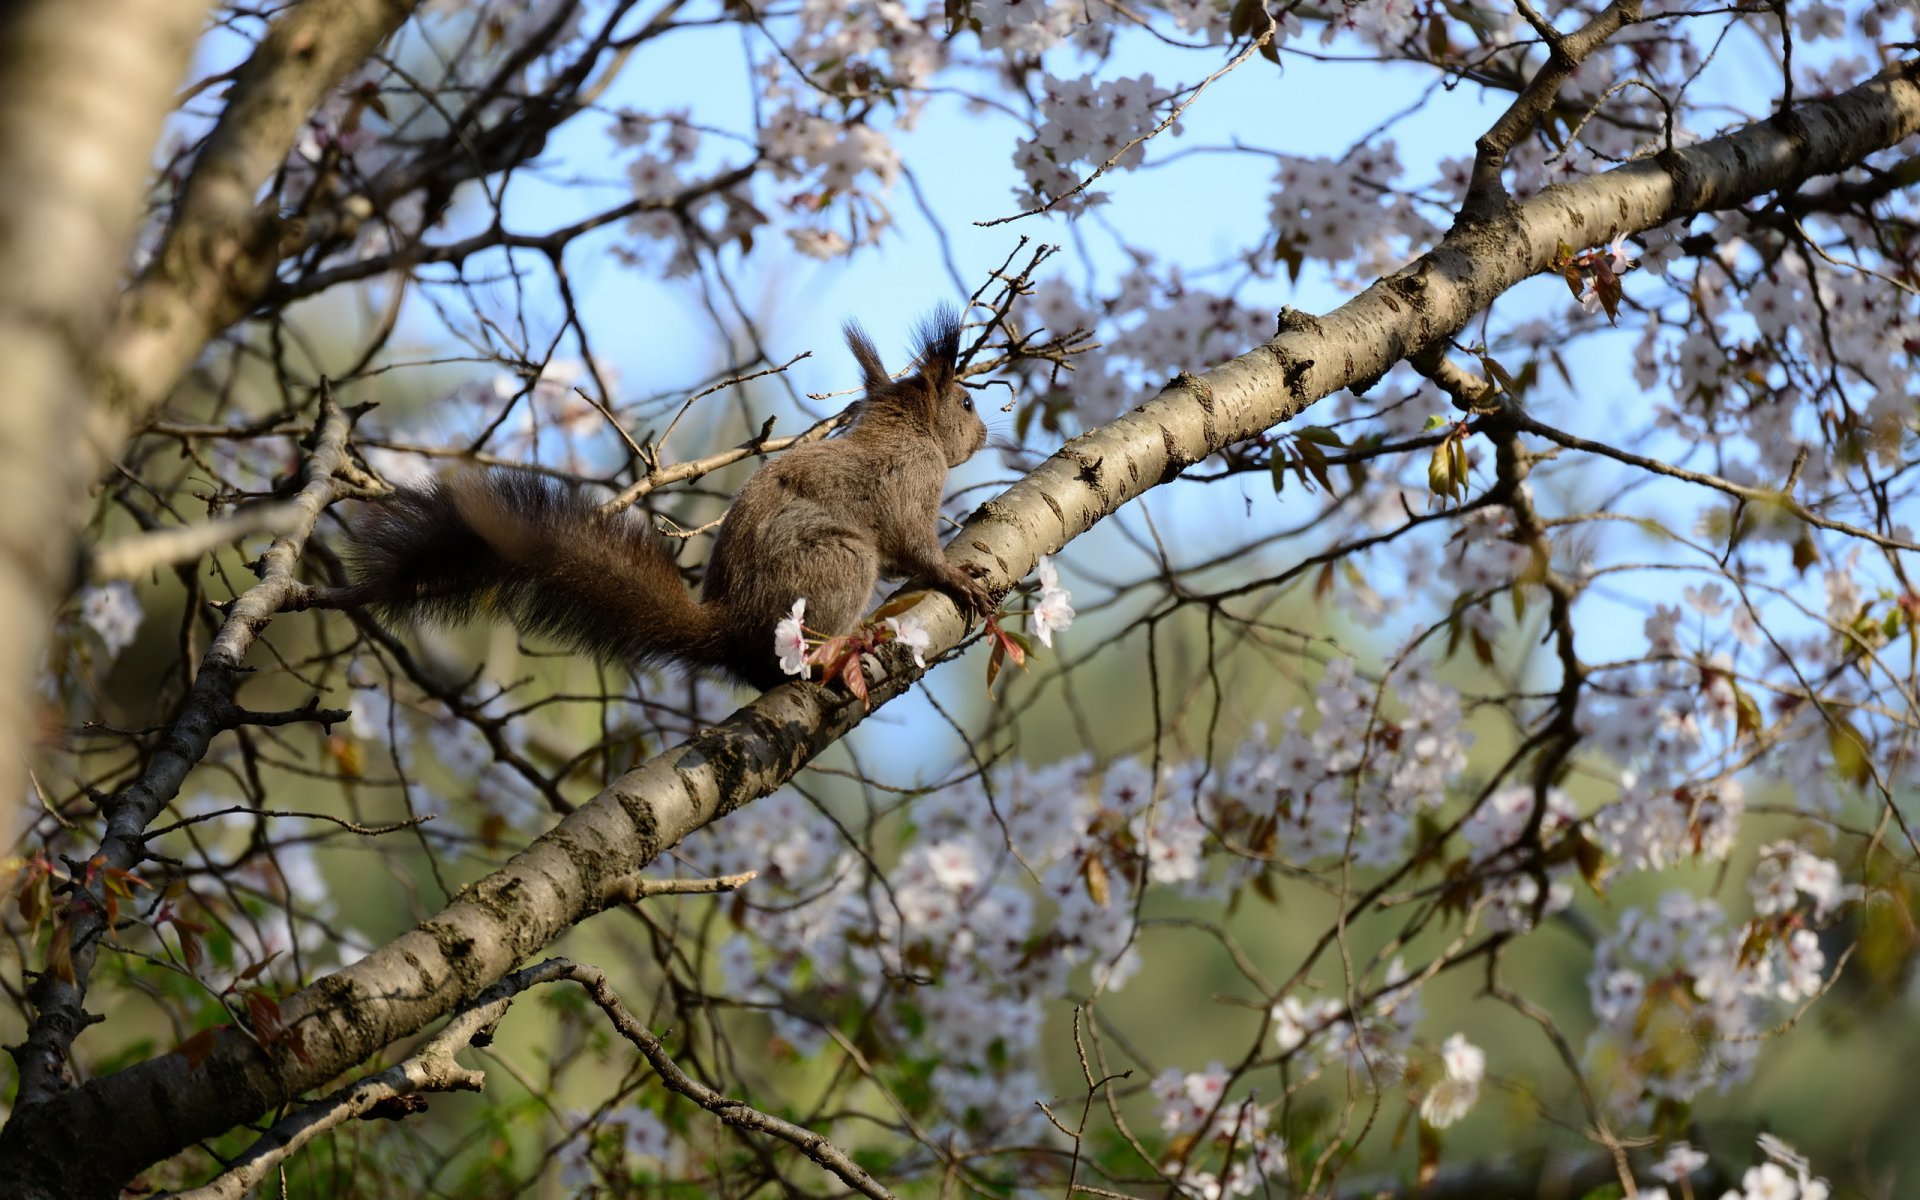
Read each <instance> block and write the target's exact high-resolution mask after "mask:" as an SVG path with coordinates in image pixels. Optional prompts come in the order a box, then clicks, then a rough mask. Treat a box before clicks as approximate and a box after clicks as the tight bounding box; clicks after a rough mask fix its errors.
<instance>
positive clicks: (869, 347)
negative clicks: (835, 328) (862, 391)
mask: <svg viewBox="0 0 1920 1200" xmlns="http://www.w3.org/2000/svg"><path fill="white" fill-rule="evenodd" d="M841 332H843V333H845V334H846V335H847V349H849V350H851V351H853V359H854V361H855V362H857V363H859V364H860V381H861V382H862V383H863V384H865V385H866V388H867V391H869V392H877V391H879V390H880V389H882V388H884V387H886V386H887V384H889V383H891V382H892V379H893V377H892V376H890V375H888V374H887V368H886V365H885V364H884V363H882V362H881V361H880V352H879V351H878V350H876V349H874V347H873V339H872V338H870V337H868V336H867V331H866V330H864V329H862V328H860V323H859V322H858V321H848V322H847V323H846V325H845V326H844V327H842V329H841Z"/></svg>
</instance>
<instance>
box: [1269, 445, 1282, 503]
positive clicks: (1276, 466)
mask: <svg viewBox="0 0 1920 1200" xmlns="http://www.w3.org/2000/svg"><path fill="white" fill-rule="evenodd" d="M1267 465H1268V467H1269V468H1270V469H1271V470H1272V471H1273V494H1274V495H1276V496H1278V495H1279V494H1280V493H1281V492H1284V491H1286V490H1287V452H1286V451H1285V450H1282V449H1281V448H1280V447H1278V446H1275V447H1274V448H1273V459H1272V461H1271V462H1269V463H1268V464H1267Z"/></svg>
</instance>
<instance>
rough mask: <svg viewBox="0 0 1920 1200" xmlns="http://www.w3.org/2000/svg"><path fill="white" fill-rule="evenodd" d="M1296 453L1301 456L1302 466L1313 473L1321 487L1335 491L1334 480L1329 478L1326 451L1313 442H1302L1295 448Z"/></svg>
mask: <svg viewBox="0 0 1920 1200" xmlns="http://www.w3.org/2000/svg"><path fill="white" fill-rule="evenodd" d="M1294 453H1296V454H1298V455H1299V456H1300V464H1301V466H1303V467H1304V468H1306V469H1307V470H1308V471H1311V472H1313V477H1314V478H1315V479H1316V480H1318V481H1319V483H1320V486H1321V487H1323V488H1325V489H1327V491H1328V492H1331V491H1333V480H1331V479H1329V478H1328V477H1327V454H1326V451H1324V450H1322V449H1320V447H1318V446H1316V445H1314V444H1313V443H1312V442H1301V443H1299V444H1298V445H1297V446H1295V447H1294Z"/></svg>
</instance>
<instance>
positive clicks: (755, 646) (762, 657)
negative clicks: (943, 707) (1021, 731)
mask: <svg viewBox="0 0 1920 1200" xmlns="http://www.w3.org/2000/svg"><path fill="white" fill-rule="evenodd" d="M845 332H846V338H847V346H848V348H849V349H851V350H852V351H853V356H854V358H855V359H856V360H857V361H858V362H859V364H860V371H861V374H862V375H863V376H864V382H865V385H866V395H865V398H864V399H863V400H862V401H861V402H860V403H859V404H858V405H857V406H856V408H855V416H854V420H853V424H852V426H851V427H850V428H849V429H848V430H847V431H846V432H845V433H844V434H842V435H840V436H839V437H836V438H832V439H829V440H826V441H820V442H813V443H810V444H807V445H803V446H796V447H794V448H793V449H791V450H788V451H787V452H786V453H784V454H782V455H781V456H779V457H778V458H776V459H774V460H773V461H772V462H769V463H768V464H766V465H765V466H763V467H762V468H761V469H760V470H759V471H757V472H755V473H754V475H753V477H752V478H751V479H749V480H748V481H747V484H746V486H745V487H743V488H742V489H740V494H739V496H737V497H736V498H735V499H734V502H733V507H732V508H730V509H728V510H727V515H726V517H725V519H724V520H722V521H721V523H720V532H719V535H718V537H717V538H716V539H715V541H714V547H713V554H712V557H711V558H710V560H709V561H708V563H707V572H706V579H705V581H704V583H703V585H702V587H701V599H700V600H699V601H698V602H695V600H694V599H693V597H692V596H691V595H689V594H688V592H687V589H686V586H685V585H684V584H683V583H682V582H681V579H680V572H679V568H678V567H676V566H675V565H674V561H673V558H672V556H671V555H670V554H669V553H668V551H667V549H666V547H665V546H664V545H663V544H662V542H661V539H660V536H659V535H658V534H656V533H655V532H654V530H653V529H652V528H651V526H650V524H649V522H648V520H647V518H646V517H645V515H644V514H636V513H634V512H632V511H621V512H613V513H609V512H606V511H604V510H603V509H602V508H601V507H600V504H599V502H598V501H597V500H596V499H595V497H594V496H592V495H591V494H589V493H587V492H585V491H583V490H581V489H579V488H577V487H574V486H572V485H569V484H567V483H564V482H562V481H559V480H555V479H551V478H549V477H547V476H543V475H539V474H536V473H534V472H532V471H524V470H515V469H512V468H497V469H493V470H484V471H483V470H466V471H457V472H454V473H453V474H451V475H448V476H445V477H442V478H440V479H436V480H434V481H432V482H430V483H427V484H425V485H422V486H418V487H406V488H402V489H400V490H399V491H398V492H397V493H396V494H395V495H394V496H392V497H391V498H389V499H387V500H384V501H382V502H381V503H380V504H379V506H378V507H377V508H376V509H375V510H374V512H373V513H372V515H371V516H370V517H369V518H368V519H367V520H366V521H365V522H364V523H363V524H362V525H361V526H360V527H359V529H358V530H357V531H356V533H355V536H354V544H353V548H352V552H351V554H350V556H349V567H350V572H351V574H352V577H353V585H352V586H351V587H348V588H345V589H341V590H340V592H339V594H338V595H337V598H336V603H337V604H338V605H339V606H340V607H350V606H356V605H365V606H367V607H370V608H372V609H373V610H374V611H375V612H377V613H379V614H381V615H383V616H385V617H389V618H399V619H409V618H424V619H427V620H430V621H439V622H457V621H464V620H467V619H469V618H471V617H473V616H475V615H476V614H477V613H479V612H482V611H491V612H496V613H499V614H500V615H503V616H505V617H507V618H508V619H509V620H511V621H512V622H513V623H514V624H515V625H516V626H518V627H519V628H520V630H521V631H522V632H525V633H538V634H545V635H547V636H549V637H552V638H555V639H556V640H558V641H560V642H562V643H564V644H565V645H567V646H569V647H571V648H573V649H575V650H580V651H583V652H585V653H587V654H590V655H592V656H594V657H595V658H598V659H600V660H601V661H603V662H610V663H622V664H628V665H633V666H639V665H643V664H648V663H658V662H673V663H679V664H681V665H683V666H687V667H691V668H693V669H696V670H702V669H708V670H716V671H719V672H721V673H723V674H726V675H730V676H732V677H734V678H736V679H739V680H741V681H743V682H745V683H748V684H751V685H753V686H755V687H759V688H770V687H773V686H775V685H776V684H779V683H782V682H784V681H785V680H786V678H787V676H786V675H784V674H783V673H782V672H781V670H780V666H779V660H778V657H777V656H776V654H775V650H774V626H775V625H776V624H778V623H779V621H780V619H781V618H782V617H785V616H786V615H787V614H788V612H789V611H790V610H791V609H792V607H793V602H794V601H795V600H796V599H800V598H803V597H804V598H805V600H806V601H807V608H806V622H807V625H808V627H809V628H811V629H813V630H815V631H818V632H821V633H826V634H830V635H831V634H840V633H846V632H848V631H849V630H851V629H852V628H853V627H854V626H855V624H857V623H858V622H859V620H860V618H861V616H862V615H863V614H865V612H866V610H867V602H868V601H869V599H871V597H872V595H873V590H874V585H875V584H876V583H877V582H878V579H879V577H880V575H881V574H882V573H883V572H884V573H886V574H888V575H897V576H908V577H915V578H920V579H924V580H926V581H928V582H930V583H933V584H935V585H937V586H939V587H941V588H943V589H945V590H946V591H948V592H950V593H952V594H953V595H954V597H955V598H956V599H958V600H959V601H960V602H961V605H962V609H963V612H964V611H965V610H967V609H971V610H972V611H973V612H974V613H978V614H981V615H985V614H986V613H989V612H991V611H992V609H993V601H992V598H991V597H990V596H989V595H988V594H987V591H986V589H985V588H984V587H982V586H981V585H980V583H979V582H978V581H977V580H975V579H974V578H973V577H972V576H970V575H968V574H967V573H966V572H964V571H962V570H960V569H959V568H958V567H956V566H954V565H953V564H952V563H949V562H948V561H947V558H946V554H945V552H944V551H942V549H941V546H940V540H939V537H938V533H937V522H938V520H939V515H940V497H941V493H942V491H943V490H944V489H945V487H946V482H947V470H948V468H950V467H956V466H959V465H960V464H961V463H963V462H965V461H967V459H969V458H971V457H973V454H974V452H975V451H976V450H979V449H980V447H981V446H983V445H985V444H986V439H987V431H986V426H985V425H983V424H982V423H981V420H980V415H979V413H977V412H975V411H974V403H973V397H972V396H971V395H969V394H968V392H967V390H966V389H965V388H964V387H962V386H961V384H960V382H959V379H958V376H957V365H958V364H957V360H958V357H959V351H960V320H959V317H958V316H957V314H955V313H954V312H953V311H952V310H950V309H942V310H940V311H938V312H937V313H935V314H934V315H933V316H932V317H931V318H929V319H928V320H927V321H926V322H925V323H924V324H923V325H922V326H921V328H920V330H919V341H920V360H919V365H918V368H917V369H916V370H915V372H914V373H913V374H911V375H908V376H906V377H905V378H902V379H899V380H894V379H891V378H890V377H889V376H888V375H887V371H886V368H885V367H883V366H882V365H881V362H880V355H879V353H878V352H877V351H876V350H875V349H874V346H873V342H872V341H871V340H869V339H868V337H867V335H866V334H865V333H863V332H862V331H861V330H860V328H859V326H857V325H854V324H851V323H849V324H848V325H847V327H846V330H845Z"/></svg>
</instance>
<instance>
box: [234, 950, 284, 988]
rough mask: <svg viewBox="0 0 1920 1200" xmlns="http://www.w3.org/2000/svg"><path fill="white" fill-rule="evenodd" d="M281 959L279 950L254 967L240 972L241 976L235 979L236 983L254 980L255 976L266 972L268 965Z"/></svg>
mask: <svg viewBox="0 0 1920 1200" xmlns="http://www.w3.org/2000/svg"><path fill="white" fill-rule="evenodd" d="M279 957H280V952H279V951H278V950H275V951H274V952H273V953H272V954H269V955H267V956H266V957H265V958H263V959H261V960H260V961H259V962H257V963H254V964H253V965H252V966H250V967H248V968H247V969H246V970H244V971H242V972H240V974H239V975H238V976H236V977H235V978H236V981H238V980H245V979H252V978H253V977H254V976H256V975H258V974H260V972H262V971H264V970H266V969H267V964H268V963H270V962H272V961H273V960H274V959H276V958H279Z"/></svg>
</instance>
